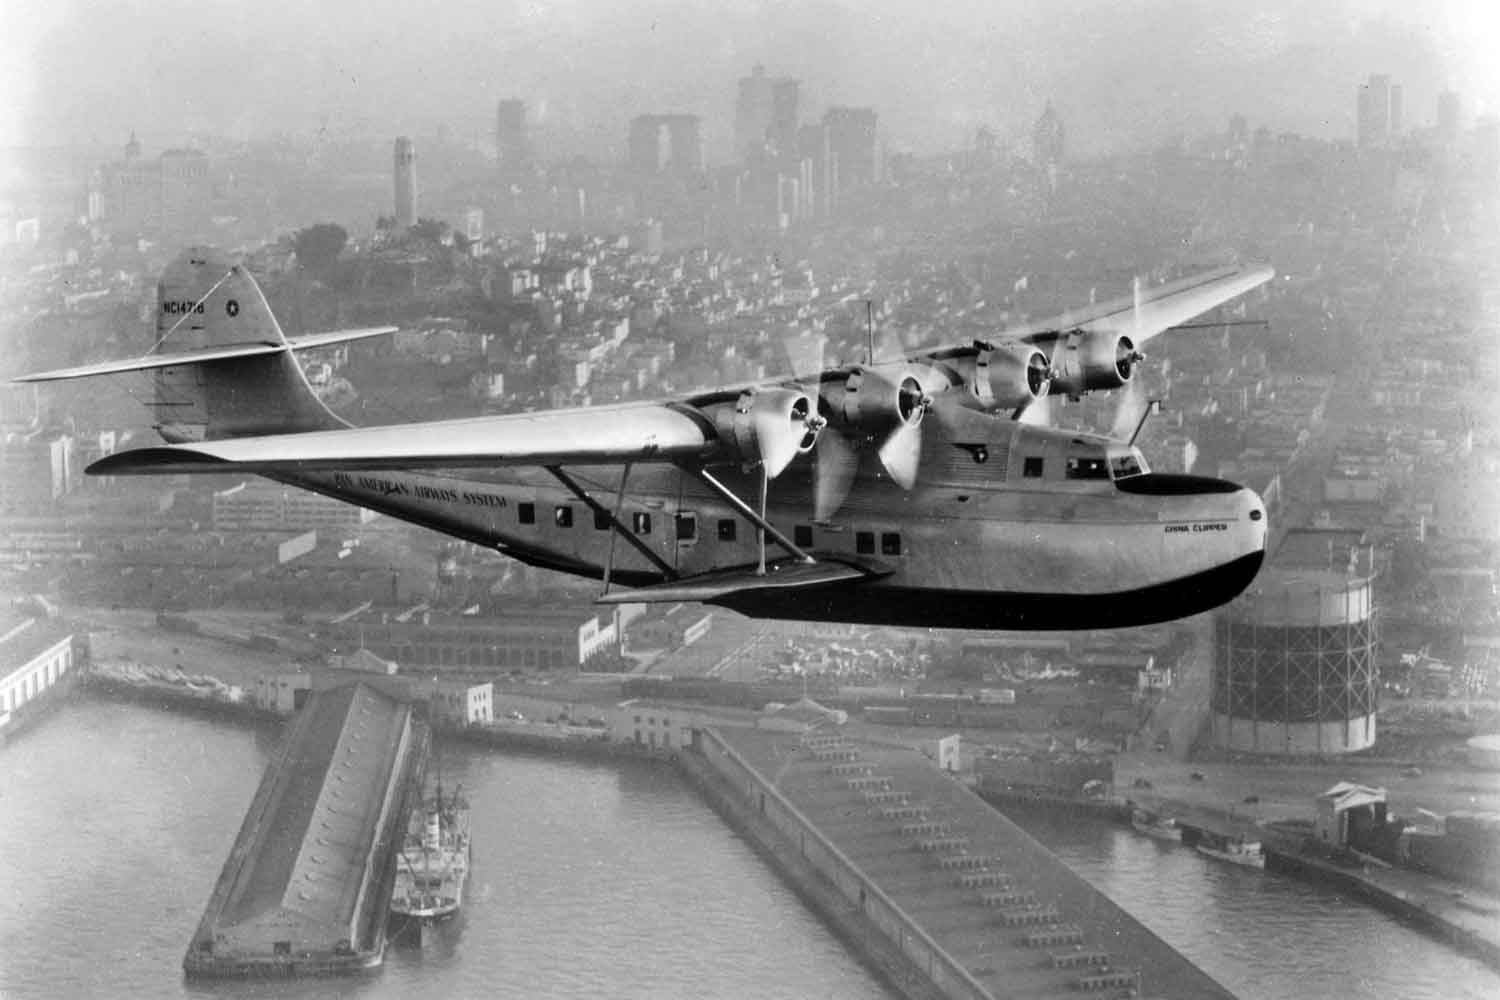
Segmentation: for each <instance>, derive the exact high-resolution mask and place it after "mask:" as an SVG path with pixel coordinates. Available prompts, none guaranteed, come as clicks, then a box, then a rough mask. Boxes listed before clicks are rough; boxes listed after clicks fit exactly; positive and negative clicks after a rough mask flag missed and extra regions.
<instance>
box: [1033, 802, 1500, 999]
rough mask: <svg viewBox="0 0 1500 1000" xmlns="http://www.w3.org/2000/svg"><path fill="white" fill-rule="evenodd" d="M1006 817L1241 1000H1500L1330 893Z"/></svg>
mask: <svg viewBox="0 0 1500 1000" xmlns="http://www.w3.org/2000/svg"><path fill="white" fill-rule="evenodd" d="M1008 815H1010V817H1011V819H1013V820H1015V821H1016V822H1017V823H1020V824H1021V825H1022V826H1023V827H1025V829H1026V830H1027V832H1028V833H1030V834H1031V835H1032V836H1034V837H1036V838H1037V839H1039V840H1041V841H1042V842H1043V843H1045V844H1046V845H1047V846H1048V847H1049V848H1051V849H1052V850H1053V851H1055V852H1056V853H1057V854H1058V855H1059V856H1060V857H1061V858H1062V859H1063V860H1064V861H1065V862H1067V864H1068V865H1069V866H1071V867H1072V868H1073V870H1074V871H1076V872H1078V873H1079V874H1080V875H1082V876H1083V877H1084V878H1086V879H1088V880H1089V881H1090V882H1092V883H1093V884H1094V885H1096V886H1098V887H1099V888H1100V889H1102V890H1103V891H1104V892H1105V893H1107V894H1108V895H1109V896H1110V897H1111V898H1112V899H1113V900H1114V901H1115V902H1116V903H1118V904H1120V906H1122V907H1124V908H1125V909H1126V910H1127V911H1129V912H1130V914H1131V915H1132V916H1134V917H1135V918H1136V919H1137V920H1139V921H1141V922H1142V923H1143V924H1145V925H1146V926H1147V927H1149V928H1151V930H1153V931H1155V932H1156V933H1157V934H1158V935H1159V936H1160V937H1161V938H1163V939H1164V940H1165V941H1167V942H1168V943H1169V944H1171V945H1173V946H1174V947H1176V948H1177V949H1178V950H1179V951H1181V952H1182V953H1183V954H1185V955H1186V956H1187V957H1188V958H1189V959H1191V960H1192V961H1193V962H1194V963H1196V964H1197V965H1198V966H1200V967H1201V968H1202V969H1203V970H1204V971H1206V972H1207V973H1208V974H1209V975H1211V976H1213V977H1214V978H1215V979H1217V980H1218V981H1219V982H1220V983H1222V984H1223V985H1224V986H1226V987H1228V988H1229V989H1230V990H1231V991H1233V992H1234V993H1235V994H1236V995H1237V996H1239V997H1240V998H1241V1000H1304V998H1306V997H1332V996H1361V997H1375V996H1382V997H1399V998H1401V1000H1481V998H1485V1000H1488V998H1492V997H1500V973H1497V972H1495V971H1494V970H1492V969H1490V968H1489V967H1488V966H1486V965H1484V964H1482V963H1481V962H1479V961H1477V960H1475V959H1472V958H1469V957H1467V956H1465V955H1463V954H1461V953H1459V952H1457V951H1455V950H1454V949H1452V948H1450V947H1449V946H1447V945H1445V944H1443V943H1442V942H1441V941H1439V940H1437V939H1435V938H1433V937H1430V936H1428V935H1426V934H1424V933H1422V932H1421V931H1418V930H1416V929H1415V928H1412V927H1410V926H1408V925H1406V924H1403V923H1401V922H1400V921H1398V920H1396V919H1394V918H1393V917H1389V916H1387V915H1386V914H1385V913H1383V912H1382V911H1380V910H1376V909H1374V908H1373V907H1371V906H1369V905H1366V904H1364V903H1360V902H1358V901H1354V900H1350V899H1349V898H1347V897H1345V896H1342V895H1340V894H1339V893H1337V892H1335V891H1333V890H1331V889H1327V888H1323V887H1320V886H1316V885H1312V884H1309V883H1306V882H1303V881H1301V880H1299V879H1294V878H1291V877H1289V876H1286V875H1278V874H1275V873H1273V872H1263V871H1257V870H1255V869H1250V868H1242V867H1239V866H1236V865H1230V864H1225V863H1223V862H1220V861H1214V860H1212V859H1210V858H1206V857H1204V856H1203V855H1201V854H1199V853H1198V852H1197V851H1194V850H1191V849H1188V848H1185V847H1183V846H1182V845H1180V844H1170V843H1165V842H1162V841H1159V840H1152V839H1151V838H1149V837H1144V836H1142V835H1140V834H1137V833H1135V832H1133V831H1131V830H1128V829H1125V828H1123V827H1118V826H1114V825H1111V824H1102V823H1095V822H1088V821H1080V820H1077V819H1066V820H1061V819H1056V818H1053V817H1048V816H1041V815H1038V814H1036V813H1033V812H1020V811H1012V812H1010V813H1008Z"/></svg>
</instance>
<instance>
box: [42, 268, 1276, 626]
mask: <svg viewBox="0 0 1500 1000" xmlns="http://www.w3.org/2000/svg"><path fill="white" fill-rule="evenodd" d="M1273 274H1274V272H1273V271H1272V269H1271V268H1270V267H1268V266H1265V265H1246V266H1230V267H1223V268H1219V269H1217V270H1213V271H1209V272H1206V273H1201V274H1198V275H1195V276H1192V277H1187V278H1182V279H1178V280H1174V281H1170V282H1167V283H1165V284H1161V285H1158V286H1155V287H1150V288H1141V287H1140V286H1139V285H1137V288H1136V290H1135V291H1134V292H1133V293H1132V294H1130V295H1127V296H1124V297H1122V298H1120V299H1117V300H1112V301H1110V302H1105V303H1100V304H1097V305H1090V306H1088V307H1085V308H1081V309H1078V310H1074V311H1071V312H1067V313H1064V314H1062V315H1061V316H1058V317H1056V318H1054V319H1052V320H1048V321H1045V322H1041V323H1030V324H1027V325H1025V326H1022V327H1017V328H1014V329H1008V330H1004V331H997V333H996V334H995V335H994V336H993V337H989V338H986V339H984V340H974V341H972V342H969V343H961V344H955V345H951V346H947V347H942V348H935V349H924V350H920V351H915V352H909V353H908V352H902V354H901V355H900V356H899V357H892V358H889V359H882V360H880V361H878V362H877V361H875V360H874V359H873V358H868V359H867V360H866V362H865V363H862V364H835V365H830V366H827V367H821V368H820V370H817V371H815V372H813V373H811V374H803V375H790V376H788V377H786V378H769V379H766V380H763V381H761V382H757V383H754V384H745V385H734V386H726V387H722V388H718V389H713V390H707V391H702V392H691V393H687V394H684V395H682V396H680V397H677V398H672V399H663V400H657V401H641V402H629V403H623V404H618V405H609V406H585V407H577V408H571V409H555V410H548V411H544V412H527V413H514V414H500V415H490V416H479V417H472V418H464V419H444V420H432V421H422V422H414V423H403V424H396V425H389V426H371V427H355V426H352V425H351V424H349V423H348V422H347V421H345V420H344V419H343V418H342V417H340V416H339V415H337V414H336V413H335V412H334V411H333V410H331V409H330V408H328V407H327V406H325V405H324V403H323V401H322V400H321V399H320V397H319V396H318V394H317V393H316V392H315V391H314V389H313V387H312V386H311V385H310V384H309V381H308V379H307V377H306V375H305V374H304V371H303V366H302V365H301V363H300V362H299V361H298V357H297V356H298V355H299V354H300V353H301V352H305V351H310V350H316V349H319V348H327V347H330V346H333V345H335V344H341V343H348V342H352V341H358V340H362V339H364V338H367V337H373V336H378V335H381V334H387V333H390V332H392V331H393V330H394V329H395V328H394V327H376V328H370V329H360V330H344V331H337V332H333V333H321V334H310V335H302V336H295V337H289V336H287V335H286V334H284V333H283V331H282V329H281V327H280V325H279V324H278V323H277V321H276V318H275V317H274V316H273V315H272V311H271V308H270V306H269V305H268V304H267V302H266V299H265V296H264V295H263V294H262V292H261V289H260V287H259V286H258V284H257V283H256V281H255V279H254V278H253V277H252V275H251V274H250V273H249V271H247V270H246V269H245V267H244V266H243V265H242V264H239V263H236V262H233V261H232V260H230V259H229V258H227V257H226V256H224V255H222V254H221V253H219V252H218V251H214V250H209V249H203V248H193V249H189V250H188V251H186V252H185V253H183V254H182V255H181V256H180V257H179V258H178V259H177V260H175V261H174V262H173V263H172V264H171V265H170V266H169V267H168V268H167V269H166V270H165V272H164V273H163V275H162V277H161V279H160V283H159V285H158V299H157V307H156V338H155V342H154V345H153V346H152V348H151V349H150V351H149V352H148V353H146V354H145V355H143V356H140V357H136V358H132V359H127V360H116V361H106V362H102V363H97V364H90V365H85V366H82V367H75V368H68V369H61V370H55V371H48V372H41V373H37V374H32V375H26V376H22V377H20V378H18V379H16V380H15V381H18V382H47V381H56V380H64V379H79V378H94V377H102V376H120V375H126V374H128V373H137V372H145V373H149V377H150V378H151V379H152V381H153V382H154V393H153V394H152V399H151V401H150V403H149V405H151V406H152V407H153V418H154V423H155V427H156V430H157V433H158V434H159V435H160V437H161V438H162V441H163V442H164V443H162V444H160V445H157V446H150V447H142V448H135V449H131V450H125V451H119V452H116V453H113V454H110V455H107V456H105V457H104V458H102V459H100V460H98V461H96V462H94V463H93V464H92V465H91V466H90V467H89V468H88V470H87V471H88V473H89V474H92V475H100V476H123V475H157V476H162V475H167V476H175V475H182V474H187V475H203V474H212V475H225V474H229V475H235V474H247V475H252V474H253V475H259V476H264V477H267V478H269V479H272V480H275V481H278V482H281V483H284V484H288V485H291V486H294V487H298V488H300V489H304V490H310V491H312V492H314V493H319V494H322V495H325V496H328V497H333V498H336V499H338V500H342V501H345V502H348V503H351V504H357V505H359V506H361V507H366V508H369V509H371V510H374V511H377V512H379V513H382V514H386V515H389V516H391V517H394V518H400V519H402V520H404V521H409V522H412V523H414V524H418V525H422V526H424V527H426V528H430V529H432V530H434V531H438V532H442V533H444V534H446V535H449V536H452V537H454V538H458V539H463V540H466V541H469V542H472V543H475V544H476V545H479V546H484V547H486V548H488V549H492V550H494V551H496V552H499V553H503V554H504V555H506V556H509V557H512V558H514V559H518V560H521V561H522V562H525V563H528V564H531V565H534V566H538V567H545V568H548V569H552V570H556V571H558V572H562V573H569V574H576V575H580V576H584V577H590V578H594V579H596V580H598V581H600V582H601V589H600V593H599V595H598V600H599V601H601V602H603V603H606V604H608V603H626V602H652V603H661V602H679V601H701V602H705V603H708V604H713V605H718V606H723V607H727V608H731V609H733V610H735V611H738V612H741V613H743V614H746V615H749V616H752V617H761V618H779V619H799V620H821V621H831V622H848V623H867V624H886V625H902V626H930V627H947V628H967V629H1022V630H1054V629H1086V628H1109V627H1125V626H1132V625H1143V624H1149V623H1155V622H1161V621H1167V620H1171V619H1175V618H1180V617H1184V616H1188V615H1192V614H1195V613H1198V612H1202V611H1205V610H1208V609H1211V608H1214V607H1216V606H1218V605H1221V604H1223V603H1225V602H1227V601H1229V600H1231V599H1232V598H1233V597H1234V596H1235V595H1237V594H1239V593H1240V592H1241V591H1242V590H1243V589H1244V588H1245V587H1246V586H1248V585H1249V584H1250V582H1251V581H1252V580H1253V579H1254V577H1255V575H1256V573H1257V572H1258V570H1259V569H1260V566H1261V562H1262V560H1263V558H1264V556H1265V546H1266V533H1267V523H1266V512H1265V505H1264V504H1263V503H1262V501H1261V498H1260V497H1259V496H1257V495H1256V493H1255V492H1254V491H1252V490H1250V489H1247V488H1245V487H1243V486H1240V485H1237V484H1235V483H1232V482H1227V481H1224V480H1220V479H1212V478H1205V477H1199V476H1190V475H1181V474H1167V473H1156V472H1152V471H1151V470H1150V468H1149V466H1148V464H1147V461H1146V459H1145V457H1144V456H1143V455H1142V453H1141V451H1140V449H1139V448H1138V447H1137V446H1136V444H1135V435H1134V434H1132V435H1131V436H1130V437H1129V438H1126V437H1125V435H1124V434H1123V433H1122V432H1116V433H1111V434H1097V433H1088V432H1083V431H1078V430H1068V429H1064V428H1061V427H1054V426H1048V425H1047V424H1046V423H1045V422H1038V421H1036V420H1034V419H1029V418H1028V414H1035V413H1036V412H1039V410H1040V405H1039V404H1043V403H1045V401H1046V399H1047V397H1048V395H1049V394H1051V395H1053V396H1058V395H1062V396H1067V397H1071V398H1079V397H1082V396H1084V395H1086V394H1089V393H1094V392H1107V391H1112V390H1120V389H1123V388H1125V387H1127V386H1128V385H1129V383H1130V382H1131V381H1132V379H1133V378H1134V377H1135V375H1136V372H1137V370H1138V367H1139V365H1140V363H1141V361H1142V360H1143V357H1144V355H1143V353H1142V348H1143V347H1144V346H1145V345H1146V344H1147V343H1148V342H1149V341H1151V340H1152V339H1153V338H1155V337H1157V336H1159V335H1161V334H1163V333H1165V332H1167V331H1169V330H1172V329H1173V328H1174V327H1179V326H1183V325H1186V324H1187V323H1188V321H1189V320H1191V319H1193V318H1195V317H1198V316H1200V315H1202V314H1204V313H1206V312H1208V311H1210V310H1212V309H1214V308H1216V307H1218V306H1220V305H1222V304H1224V303H1227V302H1229V301H1231V300H1233V299H1235V298H1237V297H1239V296H1242V295H1244V294H1245V293H1247V292H1250V291H1251V290H1252V289H1255V288H1256V287H1257V286H1260V285H1262V284H1264V283H1265V282H1267V281H1269V280H1270V279H1271V278H1272V277H1273ZM1136 430H1137V431H1138V430H1139V425H1137V427H1136Z"/></svg>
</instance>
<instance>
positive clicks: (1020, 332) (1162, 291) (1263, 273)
mask: <svg viewBox="0 0 1500 1000" xmlns="http://www.w3.org/2000/svg"><path fill="white" fill-rule="evenodd" d="M1275 276H1276V271H1275V269H1274V268H1272V267H1270V266H1269V265H1265V264H1259V265H1254V266H1251V267H1223V268H1219V269H1218V270H1216V271H1206V272H1204V273H1202V274H1195V275H1193V276H1191V277H1187V278H1180V279H1178V280H1176V281H1169V282H1167V283H1166V284H1164V285H1157V286H1155V287H1153V288H1145V289H1142V290H1141V293H1140V296H1139V301H1137V297H1136V296H1135V295H1124V296H1121V297H1120V298H1118V299H1111V300H1110V301H1108V302H1103V303H1100V304H1098V305H1093V306H1088V307H1087V308H1084V309H1073V310H1069V311H1068V312H1065V313H1063V314H1062V315H1060V316H1054V317H1052V318H1051V319H1047V320H1042V321H1041V322H1039V323H1028V324H1027V325H1025V326H1020V327H1013V328H1011V329H1009V330H1006V331H1005V332H1004V333H1001V334H999V335H997V336H996V337H995V338H994V339H996V340H1001V341H1004V340H1012V341H1020V342H1021V343H1024V344H1032V345H1035V346H1038V347H1047V346H1050V345H1051V344H1052V343H1053V342H1054V341H1056V340H1057V338H1058V336H1059V335H1061V334H1067V333H1072V332H1073V331H1074V330H1082V331H1085V332H1096V331H1098V332H1103V331H1113V332H1116V333H1126V334H1129V335H1130V338H1131V340H1133V341H1134V342H1135V345H1136V346H1137V347H1140V346H1141V345H1142V344H1144V343H1146V341H1148V340H1150V339H1152V338H1153V337H1156V336H1158V335H1159V334H1162V333H1165V332H1166V331H1167V330H1170V329H1171V328H1172V327H1174V326H1177V325H1178V324H1179V323H1185V322H1187V321H1188V320H1190V319H1192V318H1193V317H1194V316H1199V315H1202V314H1203V313H1206V312H1208V310H1210V309H1212V308H1214V307H1215V306H1219V305H1223V304H1224V303H1225V302H1228V301H1229V300H1230V299H1233V298H1235V297H1236V296H1239V295H1243V294H1245V293H1246V292H1248V291H1250V290H1251V289H1252V288H1256V287H1258V286H1260V285H1263V284H1265V283H1266V282H1267V281H1270V280H1271V279H1272V278H1273V277H1275Z"/></svg>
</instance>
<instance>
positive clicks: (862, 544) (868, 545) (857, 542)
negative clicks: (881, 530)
mask: <svg viewBox="0 0 1500 1000" xmlns="http://www.w3.org/2000/svg"><path fill="white" fill-rule="evenodd" d="M854 551H855V552H857V553H859V554H860V555H862V556H873V555H874V554H875V532H873V531H856V532H855V533H854Z"/></svg>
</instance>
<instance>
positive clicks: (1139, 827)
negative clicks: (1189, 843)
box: [1130, 809, 1182, 842]
mask: <svg viewBox="0 0 1500 1000" xmlns="http://www.w3.org/2000/svg"><path fill="white" fill-rule="evenodd" d="M1130 825H1131V826H1133V827H1135V829H1136V832H1138V833H1144V834H1145V835H1146V836H1148V837H1155V838H1156V839H1157V840H1174V841H1179V842H1180V841H1181V840H1182V827H1180V826H1178V825H1177V821H1176V820H1175V819H1173V818H1172V817H1170V816H1162V815H1161V814H1159V813H1154V812H1152V811H1151V810H1150V809H1133V810H1131V813H1130Z"/></svg>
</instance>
